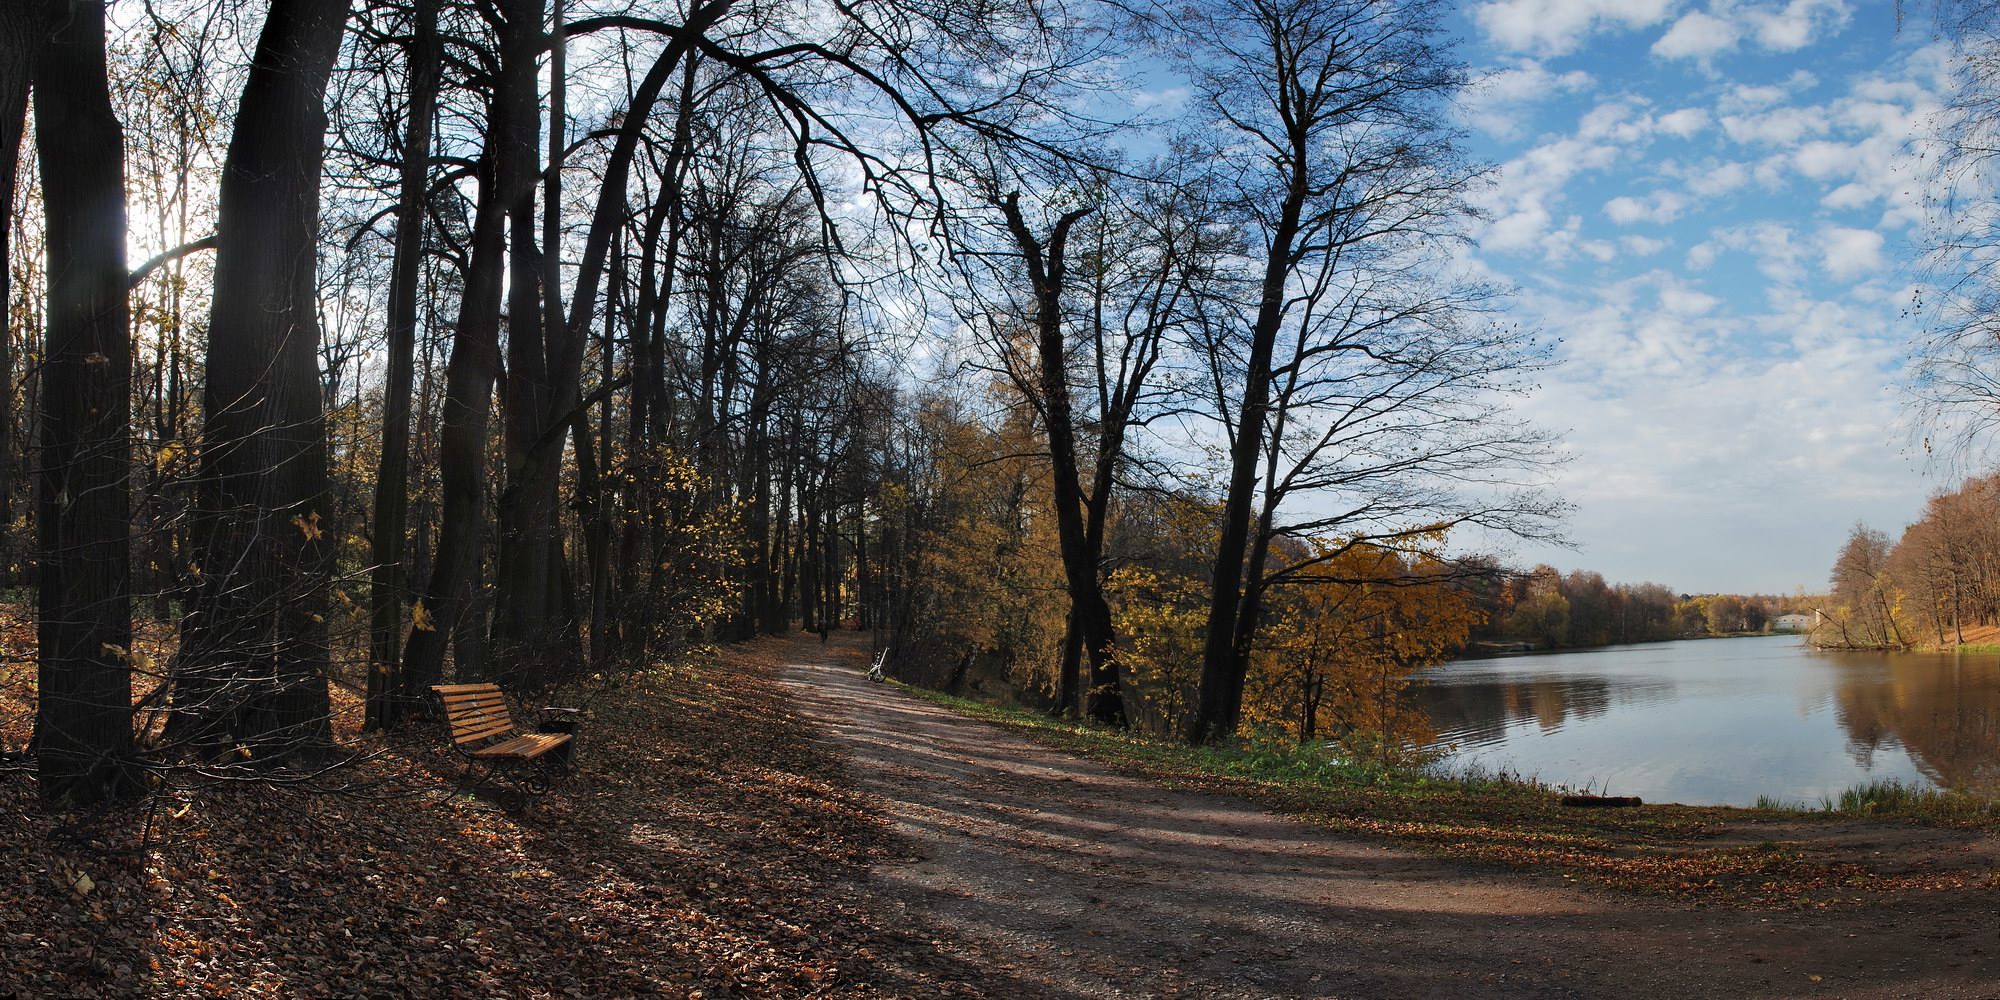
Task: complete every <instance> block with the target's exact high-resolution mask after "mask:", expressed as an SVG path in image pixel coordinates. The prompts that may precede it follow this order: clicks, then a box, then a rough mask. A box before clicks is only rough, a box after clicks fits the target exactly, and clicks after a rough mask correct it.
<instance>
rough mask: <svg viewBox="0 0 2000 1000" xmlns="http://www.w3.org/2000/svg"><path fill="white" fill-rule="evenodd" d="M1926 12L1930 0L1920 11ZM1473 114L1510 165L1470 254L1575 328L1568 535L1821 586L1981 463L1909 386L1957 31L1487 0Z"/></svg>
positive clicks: (1630, 567)
mask: <svg viewBox="0 0 2000 1000" xmlns="http://www.w3.org/2000/svg"><path fill="white" fill-rule="evenodd" d="M1909 6H1911V7H1915V6H1917V5H1914V4H1913V5H1909ZM1451 30H1452V31H1453V32H1454V34H1456V35H1457V37H1458V38H1459V39H1460V46H1459V48H1458V52H1459V54H1460V56H1461V57H1462V58H1463V59H1465V60H1466V61H1467V63H1468V64H1469V65H1470V66H1471V67H1472V69H1473V71H1474V74H1475V76H1476V77H1478V78H1479V80H1480V83H1479V85H1478V86H1477V88H1476V89H1475V90H1474V92H1473V93H1472V94H1470V95H1469V96H1468V100H1467V101H1466V104H1465V107H1464V110H1463V115H1464V119H1465V124H1466V127H1467V128H1468V130H1469V133H1470V135H1469V142H1468V146H1469V148H1470V150H1471V152H1472V153H1473V154H1474V155H1475V156H1477V157H1480V158H1481V159H1484V160H1486V161H1488V162H1491V163H1492V164H1494V165H1495V166H1496V168H1497V170H1496V173H1495V176H1494V179H1493V183H1492V184H1491V186H1490V187H1489V188H1488V189H1486V190H1484V191H1482V192H1481V193H1480V194H1479V196H1478V202H1479V205H1480V207H1481V208H1482V209H1483V210H1484V212H1485V214H1486V216H1487V218H1486V219H1485V221H1484V222H1483V223H1482V224H1481V226H1480V231H1479V238H1478V246H1477V250H1476V252H1475V261H1476V264H1477V266H1480V267H1483V268H1485V269H1487V270H1489V271H1490V272H1491V274H1492V275H1493V276H1494V277H1496V278H1498V279H1500V280H1501V281H1503V282H1505V283H1507V284H1509V285H1511V286H1513V287H1514V288H1515V289H1517V292H1516V294H1515V295H1514V297H1513V299H1512V303H1511V305H1510V307H1509V308H1510V309H1511V311H1512V312H1513V314H1514V316H1515V317H1516V318H1517V319H1518V320H1519V321H1520V322H1522V323H1524V324H1526V325H1528V326H1530V327H1532V328H1535V329H1538V330H1540V331H1541V332H1542V334H1543V335H1544V336H1546V337H1548V338H1550V339H1551V340H1559V341H1560V346H1559V348H1558V354H1559V356H1560V359H1561V364H1560V366H1559V367H1558V368H1556V369H1555V370H1553V371H1551V372H1549V373H1547V375H1546V376H1545V377H1544V378H1543V379H1542V383H1541V385H1542V387H1541V388H1540V390H1538V391H1537V392H1536V393H1535V394H1534V395H1533V396H1532V397H1531V398H1530V399H1528V400H1526V401H1525V405H1524V407H1523V412H1524V414H1525V415H1526V416H1528V417H1530V418H1531V419H1533V420H1535V421H1536V422H1538V423H1539V424H1540V425H1541V426H1543V427H1545V428H1548V429H1552V430H1560V431H1566V432H1567V436H1566V446H1567V450H1568V453H1569V455H1570V461H1569V463H1568V464H1567V465H1566V466H1564V467H1563V468H1562V469H1561V470H1560V471H1559V472H1558V473H1557V479H1556V484H1555V485H1556V488H1557V489H1558V491H1559V492H1561V493H1562V494H1563V495H1564V496H1566V497H1567V498H1568V499H1569V500H1570V501H1571V502H1573V503H1574V504H1575V505H1576V511H1575V514H1574V516H1573V517H1572V518H1571V520H1570V521H1569V522H1568V525H1567V528H1566V533H1567V535H1568V538H1569V540H1570V541H1571V542H1572V543H1573V545H1574V548H1572V549H1559V548H1552V547H1548V546H1540V545H1523V544H1518V543H1516V544H1514V545H1512V546H1511V547H1509V549H1508V552H1507V554H1508V556H1509V557H1510V561H1512V562H1514V563H1516V564H1520V565H1528V564H1531V563H1533V562H1543V561H1545V562H1549V563H1552V564H1554V565H1556V566H1558V567H1560V568H1563V569H1566V570H1567V569H1572V568H1584V569H1592V570H1596V571H1598V572H1601V573H1603V574H1604V576H1605V577H1606V579H1608V580H1611V581H1614V582H1620V581H1622V582H1631V583H1637V582H1641V581H1655V582H1659V583H1664V584H1667V585H1668V586H1671V587H1673V588H1675V589H1676V590H1678V591H1681V592H1684V593H1707V592H1738V593H1743V592H1765V593H1773V592H1790V591H1792V590H1793V589H1794V588H1797V587H1800V586H1803V587H1805V588H1806V589H1807V590H1808V591H1820V590H1823V589H1824V588H1825V586H1826V577H1827V571H1828V568H1829V567H1830V566H1831V564H1832V562H1833V558H1834V555H1835V553H1836V551H1837V550H1838V548H1839V547H1840V545H1841V544H1842V542H1843V541H1845V539H1846V536H1847V533H1848V531H1849V529H1850V528H1851V527H1852V526H1853V525H1854V523H1855V522H1856V521H1865V522H1867V523H1868V524H1869V525H1871V526H1873V527H1876V528H1880V529H1882V530H1884V531H1887V532H1888V533H1889V534H1890V535H1891V536H1892V537H1893V536H1895V535H1896V534H1898V533H1899V532H1900V531H1901V530H1902V528H1903V526H1904V525H1906V524H1907V523H1909V522H1910V521H1912V520H1914V519H1915V518H1916V516H1917V514H1918V513H1919V511H1920V508H1921V507H1922V505H1923V502H1924V499H1925V498H1926V496H1928V495H1929V494H1930V493H1932V492H1934V491H1936V490H1937V489H1939V488H1941V487H1948V486H1951V485H1954V484H1955V482H1956V479H1957V477H1959V476H1961V475H1962V474H1963V473H1964V471H1965V470H1964V469H1962V468H1959V467H1956V466H1953V465H1949V464H1945V463H1936V462H1933V461H1932V460H1930V459H1928V458H1927V457H1926V455H1925V453H1924V450H1923V448H1922V445H1921V441H1922V433H1921V431H1920V429H1919V428H1918V421H1917V420H1916V416H1915V414H1914V413H1913V411H1912V407H1911V406H1910V404H1909V403H1908V401H1907V397H1906V396H1905V394H1904V393H1903V392H1902V391H1901V390H1900V389H1899V388H1898V384H1897V383H1898V379H1899V376H1900V373H1901V369H1902V365H1903V361H1904V358H1905V356H1906V353H1907V350H1908V345H1909V344H1910V342H1911V340H1912V339H1913V337H1914V336H1915V335H1916V333H1917V332H1918V318H1917V317H1916V316H1914V315H1912V314H1911V313H1910V309H1909V306H1910V303H1911V301H1912V296H1913V294H1914V293H1915V291H1916V289H1917V286H1918V277H1919V268H1918V266H1917V261H1916V259H1915V258H1916V256H1917V252H1918V251H1917V248H1918V247H1920V246H1921V245H1922V242H1923V238H1924V232H1925V230H1924V220H1925V216H1926V204H1925V198H1924V186H1925V182H1926V161H1925V160H1924V159H1923V155H1924V153H1925V152H1926V150H1925V146H1924V143H1923V142H1922V140H1923V138H1924V137H1925V136H1926V135H1928V134H1930V131H1931V130H1932V129H1933V128H1934V127H1935V126H1934V123H1933V121H1932V118H1933V115H1934V113H1935V110H1936V108H1937V104H1938V101H1939V100H1940V96H1941V95H1942V94H1943V93H1944V90H1945V86H1946V72H1947V68H1948V50H1947V48H1946V46H1945V45H1944V44H1943V43H1940V42H1938V41H1937V39H1936V38H1935V37H1934V35H1933V33H1932V32H1931V31H1930V29H1929V27H1928V26H1927V25H1925V24H1923V23H1921V22H1919V21H1916V20H1912V21H1910V22H1907V23H1905V24H1903V25H1902V26H1901V28H1900V30H1899V28H1898V24H1897V19H1896V14H1895V11H1894V9H1893V7H1892V5H1890V4H1887V3H1870V2H1852V3H1850V2H1846V0H1776V2H1768V0H1766V2H1753V0H1734V2H1733V0H1486V2H1481V0H1467V2H1465V3H1463V4H1462V5H1461V6H1460V9H1459V10H1458V12H1457V16H1456V18H1455V20H1454V22H1453V23H1452V25H1451Z"/></svg>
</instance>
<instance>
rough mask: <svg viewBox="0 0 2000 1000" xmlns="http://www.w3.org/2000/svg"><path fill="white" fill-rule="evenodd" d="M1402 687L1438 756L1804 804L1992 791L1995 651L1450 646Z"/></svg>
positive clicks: (1714, 798) (1612, 784)
mask: <svg viewBox="0 0 2000 1000" xmlns="http://www.w3.org/2000/svg"><path fill="white" fill-rule="evenodd" d="M1422 676H1423V678H1424V680H1426V681H1427V682H1428V683H1426V684H1423V685H1421V686H1420V687H1418V688H1417V689H1416V690H1415V691H1414V692H1413V693H1412V696H1413V697H1414V698H1415V699H1416V700H1417V702H1418V703H1419V704H1421V705H1422V706H1423V707H1424V709H1425V711H1426V712H1428V713H1429V715H1430V717H1431V721H1432V723H1433V724H1434V725H1435V726H1436V727H1437V731H1438V737H1439V739H1438V743H1439V745H1440V746H1443V747H1455V748H1456V749H1454V750H1453V751H1452V752H1451V755H1450V756H1449V757H1448V758H1447V763H1448V764H1463V765H1476V766H1480V767H1484V768H1486V769H1488V770H1507V771H1512V772H1518V773H1519V774H1520V775H1521V776H1523V777H1530V778H1537V779H1539V780H1541V781H1543V782H1545V783H1547V784H1551V785H1563V786H1567V787H1569V788H1572V789H1580V790H1589V791H1592V792H1597V793H1601V794H1606V795H1637V796H1640V797H1642V798H1644V799H1645V800H1646V801H1648V802H1685V803H1691V804H1711V805H1751V804H1754V803H1755V802H1756V800H1757V798H1758V796H1760V795H1769V796H1774V797H1776V798H1779V799H1782V800H1785V801H1787V802H1793V803H1807V804H1811V805H1815V806H1816V805H1818V804H1819V801H1820V798H1821V796H1831V797H1836V798H1837V797H1838V796H1839V794H1840V793H1841V791H1842V790H1844V789H1847V788H1850V787H1852V786H1854V785H1857V784H1860V783H1863V782H1866V781H1871V780H1885V779H1898V780H1901V781H1904V782H1906V783H1916V784H1923V785H1932V786H1940V787H1947V788H1956V789H1962V790H1967V791H1973V792H1977V793H1981V794H1986V795H1995V794H2000V655H1992V654H1950V653H1874V652H1869V653H1856V652H1839V653H1832V652H1820V651H1816V650H1813V649H1809V648H1807V647H1806V646H1805V644H1804V640H1803V639H1802V638H1800V637H1799V636H1794V635H1774V636H1758V637H1754V638H1745V639H1698V640H1688V641H1683V642H1663V643H1649V644H1645V645H1635V646H1613V647H1610V648H1606V649H1593V650H1580V651H1576V652H1566V653H1547V654H1538V655H1530V656H1515V657H1503V658H1500V659H1491V660H1460V661H1456V662H1453V663H1448V664H1445V665H1443V666H1440V667H1436V668H1434V669H1432V670H1429V671H1426V672H1425V673H1424V674H1423V675H1422Z"/></svg>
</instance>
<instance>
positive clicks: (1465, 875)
mask: <svg viewBox="0 0 2000 1000" xmlns="http://www.w3.org/2000/svg"><path fill="white" fill-rule="evenodd" d="M797 656H798V658H799V659H801V660H816V661H820V662H817V663H812V662H802V663H800V664H798V665H796V666H792V667H789V668H788V669H787V671H786V674H785V677H786V680H787V681H788V682H790V683H791V685H792V687H793V690H794V691H795V692H796V697H797V705H796V706H795V707H796V708H797V710H799V711H800V712H802V713H803V714H805V715H806V716H807V717H808V718H810V719H812V720H813V721H815V722H816V723H817V724H818V725H819V726H820V727H821V729H822V731H823V732H824V733H825V734H826V738H827V740H828V741H829V742H830V744H831V745H832V746H833V747H835V748H837V749H838V750H840V751H841V752H844V753H845V754H847V755H849V756H850V757H851V758H852V759H853V762H854V773H855V774H856V776H857V778H856V780H857V781H858V783H859V784H860V786H861V788H862V789H863V790H864V791H866V792H869V793H872V794H874V795H876V796H879V797H880V798H881V800H882V808H883V810H884V811H885V813H886V814H887V815H888V816H889V817H890V819H891V820H892V822H893V823H894V824H895V827H896V829H897V831H898V833H900V834H901V835H902V836H903V837H905V838H906V839H907V842H908V843H909V844H910V845H911V848H912V853H913V855H914V857H913V858H911V859H910V860H908V861H906V862H904V863H900V864H888V865H884V866H881V867H880V868H878V869H877V871H876V873H875V876H876V877H875V881H874V883H873V884H871V885H867V886H860V887H856V888H857V890H858V891H862V892H866V893H870V894H873V895H875V896H876V897H877V898H878V899H879V900H880V905H882V906H885V907H889V908H891V909H900V910H905V911H907V912H908V913H909V915H910V917H911V918H912V919H914V920H919V921H921V922H922V923H924V924H926V925H931V926H942V927H944V928H946V929H947V931H948V932H950V933H953V934H955V935H957V936H958V938H959V941H958V945H959V946H960V947H962V948H963V949H964V950H965V951H966V953H967V954H968V956H969V957H970V958H971V959H972V960H973V961H974V962H976V963H977V964H978V965H979V966H980V967H981V968H982V969H983V970H985V972H986V974H987V975H989V976H990V977H991V978H990V979H988V980H987V982H988V983H989V984H993V985H991V986H990V988H989V989H988V990H987V991H986V992H987V993H988V995H992V996H1008V997H1013V996H1022V995H1026V993H1027V992H1030V991H1039V992H1040V994H1041V995H1044V996H1054V997H1155V996H1187V997H1216V998H1224V997H1229V998H1246V997H1341V998H1392V997H1426V998H1428V997H1441V998H1450V997H1487V996H1495V997H1571V996H1576V997H1598V996H1610V997H1621V998H1624V997H1691V996H1692V997H1713V996H1731V997H1794V996H1826V997H1921V998H1927V1000H1928V998H1954V997H2000V960H1996V955H2000V930H1997V929H1996V928H2000V921H1996V919H1995V916H1994V904H1995V903H2000V892H1996V893H1993V894H1990V895H1989V894H1985V893H1977V894H1972V895H1973V896H1974V897H1981V898H1968V896H1967V895H1966V894H1958V895H1954V896H1948V897H1923V898H1915V899H1912V900H1911V901H1910V902H1908V903H1903V904H1896V905H1895V906H1893V907H1890V908H1886V909H1885V908H1883V907H1871V908H1868V909H1861V908H1854V909H1851V910H1844V911H1842V910H1836V911H1831V912H1828V911H1817V912H1804V913H1794V912H1784V913H1750V912H1739V911H1720V910H1698V909H1689V908H1685V907H1680V906H1675V905H1672V904H1668V903H1661V902H1656V901H1653V900H1648V899H1641V898H1635V897H1631V896H1625V895H1619V894H1613V893H1609V892H1600V891H1583V890H1579V889H1575V888H1571V887H1568V886H1566V885H1564V884H1563V882H1562V881H1561V879H1559V878H1556V877H1554V876H1536V875H1525V874H1521V873H1518V872H1509V871H1495V870H1490V869H1483V868H1478V867H1474V866H1468V865H1466V864H1463V863H1459V862H1454V861H1450V860H1441V859H1437V858H1432V857H1428V856H1424V855H1420V854H1415V853H1410V852H1407V851H1403V850H1398V849H1395V848H1390V847H1383V846H1380V845H1376V844H1369V843H1365V842H1361V841H1356V840H1349V839H1343V838H1341V837H1338V836H1334V835H1331V834H1329V833H1326V832H1324V831H1322V830H1320V829H1318V828H1315V827H1313V826H1311V825H1309V824H1306V823H1302V822H1299V821H1296V820H1292V819H1289V818H1285V817H1280V816H1275V815H1272V814H1270V813H1267V812H1264V811H1263V810H1261V809H1259V808H1257V807H1255V806H1252V805H1249V804H1246V803H1244V802H1240V801H1237V800H1234V799H1230V798H1227V797H1223V796H1217V795H1211V794H1205V793H1191V792H1178V791H1174V790H1170V789H1166V788H1162V787H1159V786H1157V785H1154V784H1151V783H1147V782H1142V781H1139V780H1136V779H1133V778H1129V777H1126V776H1124V775H1121V774H1118V773H1116V772H1113V771H1111V770H1109V769H1107V768H1104V767H1102V766H1100V765H1098V764H1095V763H1093V762H1090V761H1087V760H1083V759H1080V758H1077V757H1073V756H1068V755H1064V754H1061V753H1058V752H1055V751H1052V750H1049V749H1046V748H1043V747H1039V746H1036V745H1034V744H1032V743H1030V742H1028V741H1026V740H1024V739H1022V738H1021V737H1019V736H1016V735H1015V734H1013V733H1011V732H1009V731H1007V730H1005V729H1002V728H1000V727H996V726H993V725H991V724H988V723H983V722H978V721H974V720H971V719H967V718H965V717H963V716H960V715H957V714H955V713H952V712H950V711H948V710H946V709H944V708H941V707H938V706H936V705H932V704H930V703H928V702H923V701H919V700H917V699H914V698H911V697H908V696H905V695H901V694H899V693H897V692H895V691H894V690H892V689H889V688H886V687H883V686H881V685H875V684H870V683H869V682H868V681H867V680H866V679H865V678H864V677H863V676H862V675H861V674H860V673H859V672H857V671H856V670H855V669H853V667H852V657H851V656H848V657H843V656H839V655H837V651H826V650H823V649H822V648H821V647H819V646H817V644H811V645H807V644H801V645H800V646H799V647H797ZM829 660H841V661H844V663H843V665H840V666H836V665H832V664H830V663H827V662H825V661H829ZM975 981H976V980H975ZM1000 983H1004V984H1005V985H1004V986H1000V985H997V984H1000Z"/></svg>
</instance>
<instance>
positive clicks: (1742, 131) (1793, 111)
mask: <svg viewBox="0 0 2000 1000" xmlns="http://www.w3.org/2000/svg"><path fill="white" fill-rule="evenodd" d="M1827 128H1828V123H1827V120H1826V113H1825V112H1824V111H1822V110H1820V109H1819V108H1810V107H1807V108H1801V107H1789V106H1788V107H1781V108H1774V109H1772V110H1770V111H1766V112H1763V113H1761V114H1746V115H1723V116H1722V131H1723V133H1724V134H1725V135H1727V136H1729V138H1730V139H1731V140H1733V141H1735V142H1740V143H1743V144H1744V145H1751V144H1763V145H1766V146H1790V145H1792V144H1794V143H1797V142H1798V141H1799V140H1801V139H1803V138H1805V137H1807V136H1810V135H1819V134H1821V133H1824V132H1825V131H1826V130H1827Z"/></svg>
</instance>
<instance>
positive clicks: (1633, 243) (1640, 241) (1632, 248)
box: [1618, 235, 1674, 257]
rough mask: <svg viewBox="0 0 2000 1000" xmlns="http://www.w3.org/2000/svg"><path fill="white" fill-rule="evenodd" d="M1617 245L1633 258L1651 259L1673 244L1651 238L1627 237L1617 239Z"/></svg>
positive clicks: (1669, 241) (1668, 241) (1670, 241)
mask: <svg viewBox="0 0 2000 1000" xmlns="http://www.w3.org/2000/svg"><path fill="white" fill-rule="evenodd" d="M1618 245H1619V246H1620V247H1623V248H1624V249H1625V252H1626V253H1628V254H1631V255H1632V256H1634V257H1651V256H1652V255H1654V254H1656V253H1659V252H1660V251H1662V250H1665V249H1666V248H1668V247H1670V246H1673V245H1674V244H1673V241H1672V240H1663V239H1657V238H1655V237H1651V236H1637V235H1629V236H1620V237H1618Z"/></svg>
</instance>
